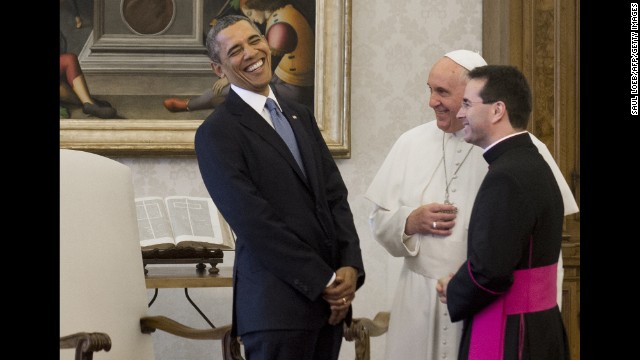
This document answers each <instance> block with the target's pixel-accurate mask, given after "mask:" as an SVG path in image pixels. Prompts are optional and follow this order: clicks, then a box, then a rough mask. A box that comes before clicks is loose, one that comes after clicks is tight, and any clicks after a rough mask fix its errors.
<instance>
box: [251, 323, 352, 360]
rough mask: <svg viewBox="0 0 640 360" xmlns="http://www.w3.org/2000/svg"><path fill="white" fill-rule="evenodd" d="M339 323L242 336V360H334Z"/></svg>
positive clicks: (340, 340)
mask: <svg viewBox="0 0 640 360" xmlns="http://www.w3.org/2000/svg"><path fill="white" fill-rule="evenodd" d="M342 331H343V328H342V323H340V324H339V325H336V326H332V325H329V324H327V325H325V326H324V327H322V328H321V329H318V330H315V331H312V330H269V331H256V332H252V333H248V334H245V335H242V337H241V339H242V344H243V345H244V353H245V358H246V360H294V359H295V360H337V359H338V355H339V354H340V346H341V345H342Z"/></svg>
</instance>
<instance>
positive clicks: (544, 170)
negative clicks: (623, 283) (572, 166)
mask: <svg viewBox="0 0 640 360" xmlns="http://www.w3.org/2000/svg"><path fill="white" fill-rule="evenodd" d="M469 78H470V80H469V82H468V83H467V86H466V89H465V93H464V98H463V101H462V107H461V108H460V111H459V112H458V115H457V117H458V118H461V119H462V121H463V123H464V126H465V128H464V130H465V134H464V139H465V141H467V142H469V143H472V144H474V145H477V146H480V147H482V148H483V149H484V154H483V156H484V158H485V160H486V161H487V163H489V171H488V173H487V174H486V176H485V178H484V180H483V182H482V184H481V186H480V189H479V191H478V194H477V196H476V199H475V202H474V205H473V210H472V212H471V220H470V223H469V241H468V254H467V261H466V262H465V263H464V264H463V265H462V266H461V267H460V269H459V270H458V272H457V273H456V274H455V275H453V277H452V278H451V277H445V278H442V279H440V280H439V282H438V286H437V290H438V292H439V297H440V300H441V301H442V302H444V303H446V304H447V308H448V310H449V314H450V317H451V320H452V321H454V322H455V321H460V320H464V321H465V323H464V329H463V335H462V342H461V344H460V353H459V359H474V360H476V359H487V360H490V359H491V360H492V359H495V360H502V359H531V360H536V359H540V360H555V359H569V350H568V346H567V342H566V334H565V329H564V325H563V323H562V317H561V315H560V310H559V309H558V305H557V302H556V291H557V288H556V279H557V278H556V269H557V264H556V263H557V261H558V255H559V253H560V246H561V244H560V243H561V241H562V222H563V201H562V196H561V194H560V190H559V188H558V183H557V181H556V180H555V178H554V176H553V173H552V171H551V169H550V167H549V165H548V164H547V162H546V161H545V160H544V158H543V157H542V155H540V153H539V152H538V150H537V148H536V146H535V145H534V144H533V143H532V142H531V138H530V137H529V135H528V134H527V132H526V131H525V130H526V128H527V123H528V120H529V115H530V113H531V91H530V88H529V84H528V83H527V80H526V78H525V77H524V75H523V74H522V73H521V72H520V71H519V70H518V69H516V68H515V67H512V66H506V65H487V66H482V67H478V68H475V69H473V70H472V71H470V72H469Z"/></svg>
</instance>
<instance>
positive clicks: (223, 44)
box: [211, 20, 272, 96]
mask: <svg viewBox="0 0 640 360" xmlns="http://www.w3.org/2000/svg"><path fill="white" fill-rule="evenodd" d="M216 40H217V42H218V43H219V46H220V52H219V54H220V63H217V62H213V63H212V64H211V66H212V67H213V70H214V71H215V72H216V74H217V75H218V76H220V77H223V76H226V77H227V79H228V80H229V82H230V83H231V84H233V85H236V86H238V87H240V88H243V89H246V90H249V91H253V92H256V93H259V94H262V95H265V96H267V95H269V87H268V85H269V81H271V76H272V72H271V50H269V44H268V43H267V41H266V39H265V38H264V37H263V36H262V35H261V34H260V32H259V31H258V30H257V29H255V28H254V27H253V26H252V25H251V24H250V23H249V22H248V21H244V20H243V21H238V22H236V23H234V24H232V25H230V26H228V27H227V28H225V29H223V30H222V31H220V33H218V35H217V36H216Z"/></svg>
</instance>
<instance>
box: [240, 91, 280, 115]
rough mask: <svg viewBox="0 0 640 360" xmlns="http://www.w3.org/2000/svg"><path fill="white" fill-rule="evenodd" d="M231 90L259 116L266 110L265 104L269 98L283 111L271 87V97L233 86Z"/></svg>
mask: <svg viewBox="0 0 640 360" xmlns="http://www.w3.org/2000/svg"><path fill="white" fill-rule="evenodd" d="M231 88H232V89H233V91H235V92H236V93H237V94H238V96H240V98H241V99H242V100H244V102H246V103H247V104H248V105H249V106H251V107H252V108H253V109H254V110H255V111H256V112H257V113H258V114H262V110H263V109H264V104H265V103H266V102H267V97H268V98H271V99H273V101H275V102H276V104H278V107H279V108H280V109H282V107H281V106H280V104H279V103H278V100H276V96H275V95H274V93H273V91H271V86H269V96H264V95H262V94H258V93H254V92H253V91H249V90H247V89H243V88H241V87H238V86H235V85H233V84H231Z"/></svg>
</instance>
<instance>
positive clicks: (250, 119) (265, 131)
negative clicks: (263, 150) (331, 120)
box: [225, 90, 312, 184]
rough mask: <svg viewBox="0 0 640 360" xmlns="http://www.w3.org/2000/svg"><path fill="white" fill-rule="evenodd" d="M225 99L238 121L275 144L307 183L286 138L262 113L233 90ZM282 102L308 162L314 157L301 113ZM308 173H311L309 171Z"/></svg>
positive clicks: (302, 154) (303, 159)
mask: <svg viewBox="0 0 640 360" xmlns="http://www.w3.org/2000/svg"><path fill="white" fill-rule="evenodd" d="M225 101H226V102H227V105H226V106H227V108H228V109H229V111H230V112H231V113H232V114H234V115H235V116H237V121H238V122H239V123H240V124H242V125H243V126H244V127H246V128H247V129H249V130H250V131H253V132H254V133H256V134H258V135H259V136H260V137H262V138H263V139H264V140H265V142H267V143H268V144H269V145H271V146H273V147H274V148H275V149H276V150H277V151H278V153H279V154H280V155H281V156H282V157H283V158H284V159H285V160H286V161H287V162H288V163H289V165H290V166H291V167H292V168H293V169H294V170H295V172H296V173H297V174H298V176H299V177H300V179H301V180H302V181H303V182H304V183H305V184H306V183H307V182H306V179H305V176H304V174H302V170H300V167H299V166H298V163H296V160H295V159H294V157H293V155H292V154H291V151H289V148H288V147H287V144H286V143H285V142H284V140H282V138H281V137H280V135H278V133H277V132H276V131H275V129H273V128H272V127H271V126H270V125H269V124H268V123H267V122H266V121H265V120H264V118H263V117H262V115H260V114H258V113H257V112H256V111H255V110H254V109H253V108H252V107H251V106H249V105H248V104H247V103H246V102H244V100H242V98H240V96H238V94H237V93H236V92H235V91H233V90H231V91H229V94H228V95H227V99H226V100H225ZM280 104H281V106H282V107H283V113H284V115H285V117H287V119H289V122H290V123H291V127H292V128H293V133H294V134H295V136H296V139H297V141H298V148H299V149H300V154H301V156H302V161H303V162H304V163H305V164H307V161H309V160H308V159H310V158H312V154H311V153H310V152H309V151H310V148H309V144H308V141H307V140H306V139H305V131H304V129H302V127H301V126H302V125H301V124H300V121H298V116H299V115H297V114H291V111H290V109H289V108H288V107H285V105H284V104H283V103H282V102H280ZM294 116H295V117H294ZM292 120H293V121H292ZM303 144H304V145H303ZM307 167H310V166H309V165H307V166H305V169H306V168H307ZM307 171H308V170H307ZM307 174H308V175H310V174H309V173H308V172H307Z"/></svg>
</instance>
